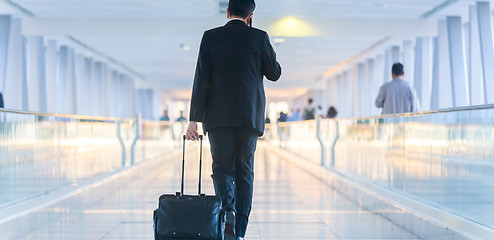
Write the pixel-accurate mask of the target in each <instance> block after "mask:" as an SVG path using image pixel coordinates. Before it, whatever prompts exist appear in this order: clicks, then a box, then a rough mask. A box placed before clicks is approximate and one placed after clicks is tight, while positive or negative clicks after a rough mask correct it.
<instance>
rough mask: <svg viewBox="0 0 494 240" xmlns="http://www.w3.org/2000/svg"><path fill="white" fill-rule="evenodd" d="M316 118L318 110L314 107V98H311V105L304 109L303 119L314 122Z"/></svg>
mask: <svg viewBox="0 0 494 240" xmlns="http://www.w3.org/2000/svg"><path fill="white" fill-rule="evenodd" d="M315 118H316V108H315V107H314V103H313V100H312V98H309V105H307V107H305V108H304V113H303V114H302V119H303V120H304V121H305V120H312V119H315Z"/></svg>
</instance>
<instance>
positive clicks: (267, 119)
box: [264, 116, 271, 124]
mask: <svg viewBox="0 0 494 240" xmlns="http://www.w3.org/2000/svg"><path fill="white" fill-rule="evenodd" d="M264 122H265V123H266V124H269V123H271V119H270V118H269V117H268V116H266V120H265V121H264Z"/></svg>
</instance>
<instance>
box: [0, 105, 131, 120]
mask: <svg viewBox="0 0 494 240" xmlns="http://www.w3.org/2000/svg"><path fill="white" fill-rule="evenodd" d="M2 112H3V113H13V114H23V115H35V116H43V117H61V118H72V119H80V120H96V121H114V122H116V121H121V122H131V121H135V119H133V118H116V117H102V116H86V115H77V114H63V113H43V112H31V111H21V110H14V109H7V108H0V113H2Z"/></svg>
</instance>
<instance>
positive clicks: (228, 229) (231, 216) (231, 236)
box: [225, 210, 237, 240]
mask: <svg viewBox="0 0 494 240" xmlns="http://www.w3.org/2000/svg"><path fill="white" fill-rule="evenodd" d="M225 223H226V224H225V240H237V236H236V235H235V212H234V211H233V210H227V211H226V212H225Z"/></svg>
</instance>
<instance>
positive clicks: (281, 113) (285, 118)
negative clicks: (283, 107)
mask: <svg viewBox="0 0 494 240" xmlns="http://www.w3.org/2000/svg"><path fill="white" fill-rule="evenodd" d="M287 118H288V115H287V114H286V113H284V112H280V117H279V118H278V122H286V120H287Z"/></svg>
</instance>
